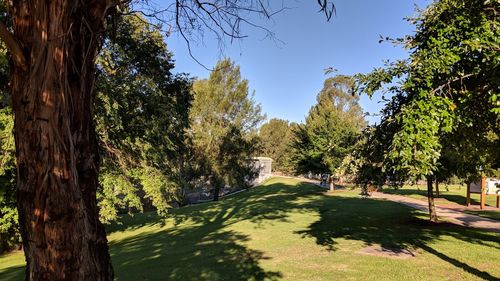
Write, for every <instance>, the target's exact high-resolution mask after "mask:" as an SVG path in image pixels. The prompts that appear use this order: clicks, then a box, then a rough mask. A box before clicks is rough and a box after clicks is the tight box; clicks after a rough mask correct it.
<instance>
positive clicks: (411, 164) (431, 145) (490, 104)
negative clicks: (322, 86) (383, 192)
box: [358, 0, 500, 221]
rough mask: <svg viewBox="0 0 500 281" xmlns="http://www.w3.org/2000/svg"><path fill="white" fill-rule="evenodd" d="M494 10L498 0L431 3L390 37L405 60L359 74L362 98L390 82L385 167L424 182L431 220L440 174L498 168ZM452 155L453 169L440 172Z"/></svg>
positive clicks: (499, 80) (499, 104) (499, 105)
mask: <svg viewBox="0 0 500 281" xmlns="http://www.w3.org/2000/svg"><path fill="white" fill-rule="evenodd" d="M498 10H499V1H498V0H493V1H490V0H473V1H464V0H439V1H434V2H433V3H432V4H430V5H429V7H428V8H427V9H425V10H423V11H421V12H420V13H419V15H418V16H417V17H416V18H414V19H411V21H412V23H414V24H415V26H416V32H415V34H414V35H410V36H407V37H406V38H404V39H400V40H396V41H399V42H401V43H403V44H405V46H406V47H407V48H408V49H409V50H410V57H409V59H408V60H403V61H396V62H393V63H390V64H388V65H387V66H386V67H385V68H379V69H375V70H374V71H373V72H371V73H370V74H367V75H359V76H358V85H359V87H360V90H361V91H363V92H365V93H368V94H369V95H371V94H373V93H374V92H375V91H376V90H379V89H381V88H383V87H384V85H389V86H388V87H387V89H388V90H389V92H391V93H392V94H393V97H392V98H391V100H390V102H388V104H387V106H386V108H385V110H384V112H383V115H384V117H383V118H382V123H381V124H380V125H379V126H378V128H377V130H378V131H379V132H380V133H379V134H380V135H383V134H385V137H384V142H381V144H382V145H383V146H384V147H385V149H384V150H383V151H385V153H384V156H383V163H384V169H385V171H389V172H392V173H399V174H402V175H405V176H406V177H421V176H423V177H427V180H428V198H429V210H430V218H431V220H432V221H436V220H437V216H436V213H435V209H434V201H433V193H432V181H433V179H434V178H435V177H436V176H437V175H439V173H440V171H443V169H444V168H447V169H448V173H449V172H450V171H449V169H454V171H452V172H454V173H459V174H460V176H462V177H470V176H475V175H477V174H478V168H479V167H480V166H482V167H483V168H484V170H486V171H490V172H492V171H493V170H495V167H498V163H499V157H500V154H499V153H498V147H500V140H499V137H498V136H499V133H500V118H499V116H500V101H499V100H500V94H499V91H498V89H499V87H500V73H499V68H498V61H499V59H500V52H499V51H498V50H499V49H498V46H499V38H500V29H499V21H498ZM394 82H398V83H394ZM382 128H390V130H387V131H385V132H383V133H382V132H381V131H382ZM445 148H446V149H445ZM446 152H447V153H446ZM452 155H454V157H453V158H454V159H455V160H454V162H455V163H456V164H455V165H454V167H452V166H451V165H448V167H445V165H447V164H446V163H447V161H445V158H448V159H450V156H452ZM457 161H458V162H457Z"/></svg>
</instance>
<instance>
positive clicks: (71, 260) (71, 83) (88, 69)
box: [9, 0, 113, 280]
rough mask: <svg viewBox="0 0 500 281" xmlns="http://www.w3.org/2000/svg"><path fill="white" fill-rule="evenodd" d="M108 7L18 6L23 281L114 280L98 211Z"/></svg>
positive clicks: (66, 1)
mask: <svg viewBox="0 0 500 281" xmlns="http://www.w3.org/2000/svg"><path fill="white" fill-rule="evenodd" d="M110 6H111V5H110V2H109V1H105V0H103V1H97V0H94V1H92V0H91V1H78V0H52V1H44V0H28V1H16V0H14V1H13V5H12V7H10V11H9V12H10V14H11V16H12V19H13V28H14V37H15V38H16V39H17V42H18V44H19V46H20V48H21V50H22V53H23V54H24V57H25V64H24V65H20V64H19V63H15V64H13V65H12V70H11V90H12V97H13V108H14V113H15V125H14V134H15V139H16V155H17V165H18V179H17V192H18V210H19V224H20V228H21V235H22V238H23V246H24V252H25V256H26V262H27V268H26V280H112V279H113V270H112V267H111V261H110V257H109V253H108V246H107V240H106V233H105V231H104V227H103V225H102V224H101V223H100V222H99V216H98V207H97V201H96V189H97V185H98V179H97V176H98V168H99V162H98V161H99V159H98V150H97V141H96V135H95V130H94V125H93V120H92V102H93V98H92V89H93V84H94V76H95V58H96V56H97V53H98V48H99V45H100V42H101V35H100V34H101V33H102V31H103V29H104V20H105V17H106V14H107V12H108V9H109V8H110Z"/></svg>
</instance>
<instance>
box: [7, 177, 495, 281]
mask: <svg viewBox="0 0 500 281" xmlns="http://www.w3.org/2000/svg"><path fill="white" fill-rule="evenodd" d="M339 193H340V194H342V193H341V192H339ZM292 211H293V212H304V213H306V212H307V213H310V212H315V213H318V214H319V215H320V218H319V220H318V221H316V222H314V223H312V224H311V225H309V227H308V228H307V229H305V230H301V231H297V232H296V233H297V234H298V235H301V236H302V237H312V238H314V239H315V240H316V243H317V244H318V245H322V246H324V247H326V248H327V249H329V250H331V251H335V250H337V248H336V247H337V246H336V244H337V243H336V239H338V238H346V239H352V240H359V241H363V242H364V243H365V244H366V245H372V244H380V245H381V246H382V247H385V248H420V249H422V250H424V251H427V252H429V253H431V254H433V255H435V256H437V257H439V258H441V259H442V260H444V261H446V262H448V263H450V264H452V265H454V266H455V267H457V268H461V269H463V270H465V271H467V272H469V273H471V274H473V275H475V276H477V277H480V278H484V279H488V280H497V278H496V277H494V276H492V275H490V274H489V273H488V272H485V271H480V270H478V269H476V268H474V267H472V266H470V265H468V264H465V263H463V262H461V261H459V260H457V259H456V258H454V257H450V256H447V255H445V254H443V253H441V252H439V251H437V250H435V249H433V248H431V247H430V246H428V245H429V244H430V243H429V242H432V241H433V240H438V239H440V238H441V236H452V237H455V238H457V239H460V240H462V241H466V242H468V243H473V244H481V245H487V246H488V247H494V248H496V250H497V251H498V249H500V246H499V245H500V237H499V236H498V235H496V234H490V233H487V232H481V231H477V230H473V229H468V228H463V227H458V226H455V225H451V224H443V223H441V224H431V223H429V222H428V221H426V220H422V219H419V218H418V217H417V216H418V215H419V214H422V213H420V212H419V211H416V210H414V209H411V208H409V207H406V206H404V205H401V204H397V203H394V202H390V201H381V200H371V199H362V198H359V197H348V196H330V195H327V194H325V193H323V190H322V189H321V188H319V187H317V186H313V185H309V184H299V185H286V184H282V183H273V182H270V183H269V184H268V185H267V186H265V187H259V188H255V189H251V190H249V191H247V192H243V193H240V194H237V195H234V196H232V197H229V198H226V199H224V200H222V201H219V202H216V203H209V204H201V205H195V206H189V207H186V208H181V209H177V210H173V211H172V212H171V214H170V215H169V217H170V219H171V220H173V221H174V226H171V227H164V228H158V230H157V229H156V228H155V229H154V230H153V231H151V232H146V233H144V232H143V233H139V234H137V235H136V236H132V237H130V236H128V237H126V238H124V239H122V240H116V241H113V242H112V243H110V251H111V255H112V261H113V265H114V268H115V272H116V274H117V277H118V280H195V279H196V280H277V279H280V278H281V277H283V276H282V273H281V272H274V271H266V270H265V269H263V268H262V267H260V265H259V262H260V261H261V260H265V259H268V258H269V257H266V256H265V255H264V253H263V252H261V251H257V250H254V249H250V248H248V247H246V245H245V244H246V242H247V241H248V240H249V239H250V238H249V237H248V236H247V235H245V234H243V233H239V232H238V231H235V230H234V229H232V228H231V227H230V226H231V225H232V224H234V223H237V222H241V221H244V220H247V221H250V222H253V223H255V227H257V228H259V227H262V226H264V225H266V224H272V223H274V222H280V221H284V222H287V221H289V219H288V214H289V213H290V212H292ZM150 225H159V226H160V227H161V226H163V225H165V219H163V218H161V217H159V216H156V215H154V214H152V213H150V214H140V215H136V216H134V217H132V218H126V219H125V222H124V224H122V225H112V226H110V227H108V233H112V232H118V231H123V230H132V229H137V228H139V227H142V226H150ZM493 251H495V249H493ZM7 270H9V272H10V273H7V274H18V273H16V272H18V271H16V269H12V270H11V269H7ZM5 272H6V271H4V272H2V276H3V275H4V273H5ZM21 273H22V271H21Z"/></svg>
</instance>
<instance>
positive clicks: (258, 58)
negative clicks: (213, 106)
mask: <svg viewBox="0 0 500 281" xmlns="http://www.w3.org/2000/svg"><path fill="white" fill-rule="evenodd" d="M270 1H274V0H270ZM429 3H430V0H376V1H374V0H335V4H336V7H337V14H336V15H335V16H334V17H333V18H332V20H331V21H330V22H326V19H325V17H324V16H323V14H320V13H318V5H317V1H315V0H300V1H293V0H292V1H288V6H293V7H295V8H294V9H291V10H287V11H285V12H283V13H281V14H278V15H276V16H275V17H274V18H273V19H272V21H271V22H268V23H267V24H266V26H267V27H269V28H270V29H272V30H273V31H274V32H275V33H276V37H277V38H279V39H280V40H281V41H283V43H277V42H275V41H272V40H269V39H264V38H263V37H264V33H262V32H260V31H258V30H255V29H245V30H244V33H245V34H246V35H248V36H249V37H248V38H245V39H243V40H240V41H236V42H233V43H232V44H230V43H227V44H226V45H225V47H224V50H223V51H222V53H221V51H220V47H219V44H218V43H217V41H216V40H215V39H214V38H212V37H210V36H209V35H207V36H205V39H204V42H203V43H201V42H199V43H198V44H194V45H193V46H192V50H193V53H194V55H195V57H196V58H197V59H198V60H199V61H201V62H202V63H203V64H204V65H206V66H208V67H213V66H214V65H215V64H216V62H217V60H219V59H220V58H222V57H224V56H227V57H230V58H231V59H233V60H234V61H235V62H236V63H237V64H238V65H240V67H241V72H242V76H243V77H244V78H246V79H248V80H249V81H250V89H251V90H255V99H256V101H257V102H258V103H260V104H261V106H262V109H263V112H264V113H266V114H267V117H268V119H270V118H273V117H277V118H282V119H287V120H290V121H294V122H301V121H303V120H304V117H305V116H306V115H307V113H308V111H309V109H310V107H311V106H312V105H313V104H314V103H315V100H316V95H317V93H318V92H319V91H320V90H321V88H322V86H323V81H324V80H325V78H327V76H325V74H324V69H325V68H327V67H330V66H331V67H334V68H336V69H338V73H340V74H348V75H351V74H355V73H358V72H369V71H370V70H371V69H373V68H374V67H378V66H382V65H383V61H384V60H386V59H391V60H393V59H397V58H404V57H406V56H407V53H406V51H405V50H403V49H402V48H401V47H395V46H393V45H391V44H390V43H382V44H379V43H378V40H379V35H383V36H391V37H398V36H403V35H405V34H409V33H411V32H413V29H414V28H413V26H411V25H410V24H409V23H408V22H406V21H405V20H404V17H407V16H411V15H414V13H415V5H417V6H418V7H420V8H424V7H426V6H427V5H428V4H429ZM261 22H262V21H261ZM262 23H264V22H262ZM166 41H167V45H168V48H169V49H170V50H171V51H173V53H174V59H175V61H176V68H175V71H176V72H187V73H190V74H191V75H192V76H196V77H200V78H205V77H208V75H209V72H208V71H207V70H205V69H204V68H203V67H202V66H200V65H198V64H197V63H196V62H195V61H194V60H193V59H192V58H191V57H190V56H189V54H188V51H187V46H186V43H185V42H184V41H183V39H181V38H180V36H178V35H177V34H173V35H171V36H170V37H168V38H167V39H166ZM361 106H362V107H363V109H364V111H366V112H371V113H377V112H378V111H379V110H380V108H381V105H380V103H379V102H378V99H377V98H376V97H375V99H374V100H370V99H368V98H367V97H362V98H361ZM369 120H370V121H371V122H374V121H376V120H377V118H376V117H375V118H369Z"/></svg>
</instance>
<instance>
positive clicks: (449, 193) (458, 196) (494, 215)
mask: <svg viewBox="0 0 500 281" xmlns="http://www.w3.org/2000/svg"><path fill="white" fill-rule="evenodd" d="M383 192H385V193H390V194H400V195H405V196H408V197H412V198H416V199H420V200H424V201H427V186H424V185H407V186H404V187H403V188H400V189H393V188H390V187H385V188H384V190H383ZM439 195H440V196H439V198H436V199H435V201H436V204H437V205H438V206H461V207H464V206H465V205H466V198H467V187H466V186H460V185H448V186H447V185H444V184H441V185H440V186H439ZM479 198H480V195H479V194H471V203H472V204H474V205H479ZM486 205H488V206H496V197H494V196H486ZM466 212H467V213H470V214H474V215H479V216H482V217H487V218H491V219H496V220H500V210H498V211H481V210H467V211H466Z"/></svg>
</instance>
